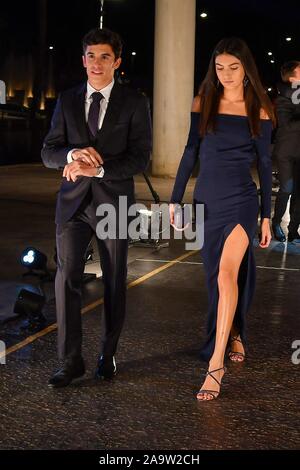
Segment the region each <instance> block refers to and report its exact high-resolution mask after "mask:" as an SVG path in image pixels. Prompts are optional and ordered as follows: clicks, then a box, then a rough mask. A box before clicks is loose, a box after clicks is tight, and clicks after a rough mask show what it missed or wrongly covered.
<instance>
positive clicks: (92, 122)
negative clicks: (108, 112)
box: [88, 91, 103, 137]
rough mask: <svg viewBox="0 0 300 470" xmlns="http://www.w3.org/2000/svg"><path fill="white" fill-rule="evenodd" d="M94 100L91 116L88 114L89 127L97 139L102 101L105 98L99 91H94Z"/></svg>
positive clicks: (91, 105)
mask: <svg viewBox="0 0 300 470" xmlns="http://www.w3.org/2000/svg"><path fill="white" fill-rule="evenodd" d="M91 98H92V99H93V101H92V103H91V104H90V109H89V114H88V126H89V129H90V131H91V134H92V135H93V136H94V137H95V135H96V134H97V131H98V122H99V113H100V101H101V100H102V98H103V95H101V93H100V92H99V91H94V93H92V94H91Z"/></svg>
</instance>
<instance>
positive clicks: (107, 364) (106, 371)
mask: <svg viewBox="0 0 300 470" xmlns="http://www.w3.org/2000/svg"><path fill="white" fill-rule="evenodd" d="M116 373H117V366H116V361H115V358H114V356H101V357H100V358H99V361H98V366H97V369H96V372H95V379H112V378H113V377H114V376H115V375H116Z"/></svg>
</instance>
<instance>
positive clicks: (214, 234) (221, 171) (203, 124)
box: [170, 38, 275, 400]
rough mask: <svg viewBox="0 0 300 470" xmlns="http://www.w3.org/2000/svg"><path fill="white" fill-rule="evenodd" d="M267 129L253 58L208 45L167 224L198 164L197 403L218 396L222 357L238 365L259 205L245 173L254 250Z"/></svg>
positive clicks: (265, 204) (254, 205) (252, 206)
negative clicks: (201, 372) (202, 280)
mask: <svg viewBox="0 0 300 470" xmlns="http://www.w3.org/2000/svg"><path fill="white" fill-rule="evenodd" d="M274 123H275V117H274V112H273V109H272V105H271V102H270V100H269V98H268V96H267V94H266V92H265V90H264V88H263V86H262V84H261V81H260V78H259V75H258V72H257V68H256V65H255V62H254V59H253V56H252V54H251V52H250V50H249V48H248V46H247V45H246V44H245V42H244V41H243V40H241V39H238V38H226V39H223V40H221V41H220V42H219V43H218V45H217V46H216V48H215V50H214V52H213V55H212V58H211V61H210V65H209V68H208V72H207V75H206V77H205V79H204V81H203V83H202V85H201V87H200V90H199V94H198V95H197V96H196V97H195V99H194V101H193V106H192V113H191V128H190V133H189V137H188V142H187V145H186V148H185V151H184V153H183V156H182V159H181V162H180V165H179V168H178V172H177V176H176V180H175V184H174V189H173V193H172V196H171V204H170V219H171V223H173V221H174V208H175V204H176V203H180V202H181V200H182V197H183V194H184V191H185V188H186V184H187V182H188V179H189V177H190V176H191V173H192V171H193V168H194V166H195V164H196V162H197V160H198V158H200V173H199V175H198V178H197V182H196V186H195V190H194V202H195V204H197V203H198V204H204V245H203V248H202V256H203V262H204V269H205V273H206V283H207V288H208V301H209V309H208V324H207V333H208V334H207V341H206V343H205V345H204V347H203V349H202V352H201V355H202V358H204V359H205V360H207V361H208V362H209V367H208V372H207V373H206V378H205V381H204V383H203V385H202V387H201V389H200V391H199V393H198V394H197V399H198V400H212V399H214V398H217V396H218V395H219V393H220V387H221V380H222V377H223V375H224V373H225V368H224V357H225V353H226V348H227V346H229V358H230V359H231V360H232V361H234V362H241V361H243V360H244V358H245V350H244V344H245V316H246V313H247V311H248V309H249V306H250V303H251V300H252V297H253V293H254V286H255V260H254V255H253V248H252V242H253V238H254V236H255V232H256V228H257V220H258V214H259V201H258V195H257V187H256V184H255V183H254V181H253V180H252V177H251V171H250V167H251V164H252V162H253V161H254V159H255V158H257V168H258V175H259V182H260V189H261V204H260V220H261V228H260V232H261V234H260V243H259V246H260V247H261V248H267V247H268V246H269V244H270V241H271V231H270V223H269V220H270V215H271V191H272V166H271V157H270V143H271V132H272V125H273V124H274Z"/></svg>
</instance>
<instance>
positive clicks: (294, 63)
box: [280, 60, 300, 82]
mask: <svg viewBox="0 0 300 470" xmlns="http://www.w3.org/2000/svg"><path fill="white" fill-rule="evenodd" d="M299 65H300V61H299V60H289V61H288V62H285V64H283V65H282V67H281V69H280V73H281V78H282V81H283V82H288V81H289V78H290V77H293V75H294V73H295V69H296V68H297V67H298V66H299Z"/></svg>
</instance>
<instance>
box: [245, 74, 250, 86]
mask: <svg viewBox="0 0 300 470" xmlns="http://www.w3.org/2000/svg"><path fill="white" fill-rule="evenodd" d="M248 83H249V78H248V77H247V75H245V77H244V87H245V88H246V86H247V85H248Z"/></svg>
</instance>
